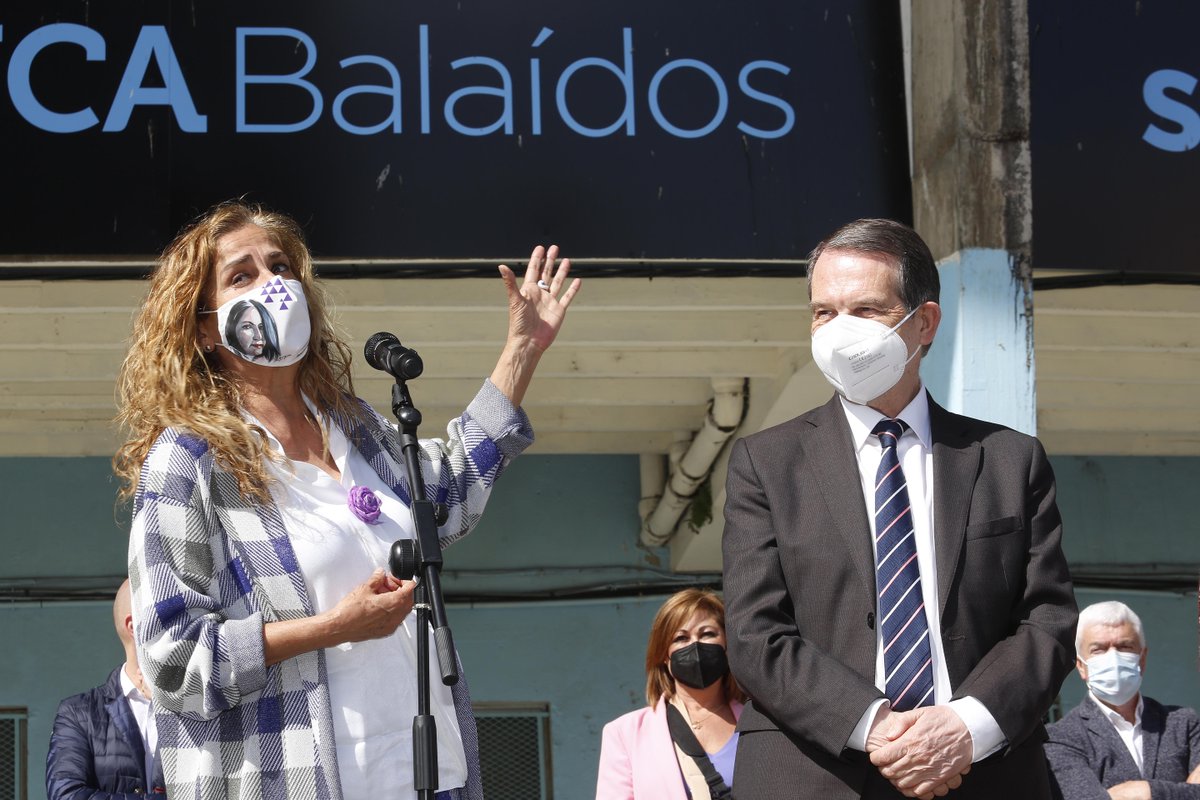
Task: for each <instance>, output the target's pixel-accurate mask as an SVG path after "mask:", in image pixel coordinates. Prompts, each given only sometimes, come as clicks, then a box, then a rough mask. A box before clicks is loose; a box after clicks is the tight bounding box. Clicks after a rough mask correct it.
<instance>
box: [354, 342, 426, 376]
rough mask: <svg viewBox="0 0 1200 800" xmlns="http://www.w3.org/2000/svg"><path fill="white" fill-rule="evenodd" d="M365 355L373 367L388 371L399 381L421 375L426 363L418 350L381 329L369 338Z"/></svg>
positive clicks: (364, 349) (364, 351)
mask: <svg viewBox="0 0 1200 800" xmlns="http://www.w3.org/2000/svg"><path fill="white" fill-rule="evenodd" d="M363 355H365V356H366V357H367V363H368V364H370V365H371V366H372V367H374V368H375V369H378V370H382V371H383V372H386V373H388V374H389V375H391V376H392V377H393V378H395V379H396V380H398V381H408V380H412V379H413V378H416V377H418V376H420V374H421V373H422V372H423V371H424V370H425V364H424V362H422V361H421V357H420V356H419V355H417V351H416V350H413V349H412V348H410V347H405V346H404V345H402V344H400V340H399V339H398V338H396V335H395V334H394V333H388V332H386V331H380V332H379V333H377V334H375V335H374V336H372V337H371V338H370V339H367V346H366V347H365V348H363Z"/></svg>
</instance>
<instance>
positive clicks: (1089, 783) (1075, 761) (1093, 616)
mask: <svg viewBox="0 0 1200 800" xmlns="http://www.w3.org/2000/svg"><path fill="white" fill-rule="evenodd" d="M1147 651H1148V648H1147V647H1146V637H1145V634H1144V633H1143V632H1142V621H1141V620H1140V619H1138V616H1137V614H1135V613H1133V610H1132V609H1130V608H1129V606H1127V605H1125V604H1124V603H1118V602H1116V601H1112V600H1110V601H1108V602H1104V603H1096V604H1094V605H1090V606H1088V607H1087V608H1085V609H1084V610H1083V611H1082V612H1080V614H1079V632H1078V633H1077V634H1076V635H1075V668H1076V669H1077V670H1079V677H1081V678H1083V681H1084V683H1086V684H1087V686H1088V696H1087V697H1085V698H1083V702H1082V703H1080V704H1079V705H1078V706H1076V708H1075V709H1074V710H1073V711H1071V713H1070V714H1068V715H1067V716H1066V717H1064V718H1063V719H1061V720H1059V721H1058V722H1056V723H1054V724H1053V725H1051V726H1050V727H1049V728H1048V729H1047V732H1048V733H1049V735H1050V740H1049V741H1048V742H1046V758H1047V759H1048V760H1049V761H1050V768H1051V770H1052V774H1051V783H1052V784H1053V785H1054V789H1055V797H1058V798H1062V800H1096V799H1097V798H1104V799H1106V798H1112V800H1151V798H1155V800H1158V798H1179V799H1180V800H1183V799H1184V798H1192V799H1193V800H1200V769H1198V766H1200V718H1198V717H1197V716H1196V712H1195V711H1193V710H1192V709H1190V708H1180V707H1179V706H1164V705H1162V704H1161V703H1158V702H1156V701H1155V700H1153V699H1151V698H1149V697H1146V696H1144V695H1143V694H1142V693H1141V692H1140V691H1139V690H1140V688H1141V684H1142V673H1143V672H1144V671H1145V669H1146V653H1147Z"/></svg>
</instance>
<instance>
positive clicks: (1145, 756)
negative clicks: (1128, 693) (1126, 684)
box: [1142, 695, 1167, 778]
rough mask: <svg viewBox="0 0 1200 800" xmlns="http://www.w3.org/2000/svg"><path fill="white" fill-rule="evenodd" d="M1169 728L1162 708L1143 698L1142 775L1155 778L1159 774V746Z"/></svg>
mask: <svg viewBox="0 0 1200 800" xmlns="http://www.w3.org/2000/svg"><path fill="white" fill-rule="evenodd" d="M1166 726H1167V720H1166V715H1165V714H1163V713H1162V707H1161V706H1159V705H1158V704H1157V703H1155V702H1154V701H1152V700H1150V699H1148V698H1146V697H1145V695H1143V696H1142V774H1143V775H1144V776H1146V778H1153V777H1154V776H1155V774H1156V773H1157V769H1155V768H1156V767H1157V766H1158V764H1157V761H1158V746H1159V744H1160V743H1161V741H1162V735H1163V729H1164V728H1166Z"/></svg>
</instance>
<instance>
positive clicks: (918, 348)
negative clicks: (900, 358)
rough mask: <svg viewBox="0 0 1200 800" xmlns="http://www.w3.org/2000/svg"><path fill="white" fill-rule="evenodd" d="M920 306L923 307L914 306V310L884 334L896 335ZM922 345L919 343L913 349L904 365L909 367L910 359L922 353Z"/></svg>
mask: <svg viewBox="0 0 1200 800" xmlns="http://www.w3.org/2000/svg"><path fill="white" fill-rule="evenodd" d="M920 308H921V307H920V306H917V307H916V308H914V309H913V310H912V311H909V312H908V313H907V314H905V315H904V319H902V320H900V321H899V322H897V323H896V324H895V325H893V326H892V327H890V328H888V332H887V333H886V334H884V335H885V336H892V335H895V333H896V331H898V330H900V326H901V325H903V324H904V323H906V322H908V321H909V320H910V319H912V316H913V314H915V313H917V311H918V310H919V309H920ZM921 347H922V345H917V349H916V350H913V351H912V354H911V355H909V357H908V358H906V359H904V366H906V367H907V366H908V364H909V362H910V361H912V360H913V359H914V358H916V357H917V356H918V355H920V353H921ZM907 349H908V348H907V347H905V350H907Z"/></svg>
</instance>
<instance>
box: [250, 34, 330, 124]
mask: <svg viewBox="0 0 1200 800" xmlns="http://www.w3.org/2000/svg"><path fill="white" fill-rule="evenodd" d="M248 36H287V37H290V38H292V39H296V40H298V41H300V42H303V43H304V47H305V51H306V53H307V58H306V59H305V61H304V66H303V67H301V68H300V69H299V70H297V71H295V72H292V73H290V74H286V75H247V74H246V38H247V37H248ZM316 63H317V45H316V43H315V42H313V40H312V39H311V38H310V37H309V35H308V34H306V33H304V32H303V31H298V30H296V29H295V28H238V29H237V132H238V133H293V132H295V131H302V130H304V129H305V128H309V127H311V126H312V124H313V123H314V122H316V121H317V118H318V117H320V116H321V108H322V101H321V92H320V90H318V89H317V87H316V86H314V85H313V84H312V83H311V82H309V81H306V80H304V79H303V77H304V76H305V75H307V74H308V73H309V72H311V71H312V68H313V65H314V64H316ZM271 83H281V84H284V85H289V86H299V87H300V88H301V89H304V90H305V91H306V92H308V94H309V96H310V97H312V102H313V109H312V113H311V114H309V115H308V117H307V118H305V119H304V120H302V121H300V122H293V123H289V124H278V125H272V124H257V123H248V122H246V85H247V84H271Z"/></svg>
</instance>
